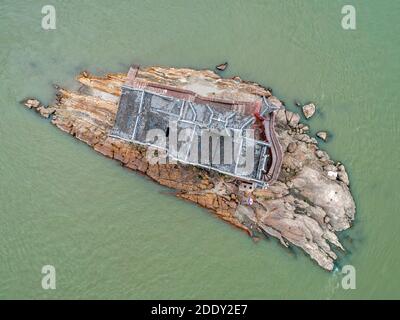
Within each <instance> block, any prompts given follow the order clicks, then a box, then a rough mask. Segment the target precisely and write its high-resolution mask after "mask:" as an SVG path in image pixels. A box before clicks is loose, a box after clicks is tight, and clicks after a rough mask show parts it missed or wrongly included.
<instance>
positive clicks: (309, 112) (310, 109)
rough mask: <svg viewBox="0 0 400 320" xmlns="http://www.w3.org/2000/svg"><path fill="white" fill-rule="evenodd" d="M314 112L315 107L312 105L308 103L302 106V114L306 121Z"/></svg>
mask: <svg viewBox="0 0 400 320" xmlns="http://www.w3.org/2000/svg"><path fill="white" fill-rule="evenodd" d="M315 110H316V107H315V105H314V104H313V103H309V104H306V105H305V106H303V114H304V116H305V117H306V118H307V119H309V118H311V117H312V116H313V115H314V113H315Z"/></svg>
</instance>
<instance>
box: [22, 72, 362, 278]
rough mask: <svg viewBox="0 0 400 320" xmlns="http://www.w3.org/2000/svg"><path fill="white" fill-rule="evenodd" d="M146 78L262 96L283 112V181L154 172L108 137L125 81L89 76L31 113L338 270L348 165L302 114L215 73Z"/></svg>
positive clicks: (242, 96)
mask: <svg viewBox="0 0 400 320" xmlns="http://www.w3.org/2000/svg"><path fill="white" fill-rule="evenodd" d="M138 77H142V78H143V79H145V80H147V81H151V82H156V83H163V84H167V85H172V86H176V87H180V88H183V89H188V90H193V91H196V90H197V91H198V92H199V93H201V94H202V95H209V96H213V97H219V98H230V99H232V98H234V99H237V100H240V101H253V100H254V99H255V97H256V96H260V95H262V96H265V97H266V98H268V99H270V101H271V102H273V103H275V104H276V105H277V106H281V109H280V110H279V111H277V115H276V132H277V136H278V138H279V141H280V143H281V145H282V150H284V157H283V165H282V171H281V174H280V176H279V179H278V181H277V182H276V183H274V184H273V185H271V186H270V187H269V188H268V189H256V190H254V191H253V192H251V193H248V192H246V193H244V192H242V191H240V190H239V188H238V185H237V183H236V181H235V179H234V178H232V177H227V176H222V175H220V174H217V173H214V172H209V171H206V170H203V169H200V168H196V167H193V166H188V165H182V164H179V163H178V164H152V163H149V162H148V160H147V157H146V152H147V150H146V148H145V147H142V146H138V145H134V144H132V143H129V142H125V141H121V140H118V139H114V138H110V137H108V133H109V131H110V129H111V128H112V126H113V124H114V119H115V115H116V112H117V108H118V107H117V103H118V99H119V95H120V87H121V85H122V84H123V83H124V81H125V79H126V75H124V74H109V75H106V76H105V77H96V76H92V75H90V74H88V73H86V72H84V73H82V74H81V75H79V76H78V78H77V80H78V81H79V82H80V83H81V84H82V87H81V88H80V90H78V92H73V91H68V90H65V89H59V90H58V93H57V99H56V101H55V103H54V104H52V105H51V106H49V107H47V108H46V107H44V106H42V105H41V104H40V103H39V101H38V100H35V99H28V100H26V101H25V105H26V106H27V107H29V108H31V109H35V110H36V111H37V112H39V113H40V114H41V115H42V116H44V117H46V118H47V117H51V122H52V123H53V124H54V125H56V126H57V127H58V128H59V129H61V130H63V131H65V132H67V133H69V134H71V135H73V136H74V137H76V138H77V139H79V140H81V141H83V142H85V143H87V144H88V145H90V146H92V147H93V148H94V149H95V150H96V151H97V152H99V153H101V154H103V155H105V156H107V157H109V158H113V159H115V160H118V161H120V162H121V163H122V165H124V166H125V167H127V168H130V169H132V170H136V171H139V172H141V173H143V174H146V175H147V176H149V177H150V178H152V179H153V180H155V181H157V182H158V183H160V184H162V185H164V186H168V187H170V188H173V189H176V190H177V196H178V197H181V198H183V199H186V200H189V201H192V202H195V203H197V204H199V205H200V206H202V207H204V208H207V209H209V210H210V211H211V212H213V213H215V214H216V215H217V216H218V217H220V218H222V219H223V220H225V221H227V222H229V223H231V224H233V225H235V226H237V227H239V228H241V229H242V230H245V231H246V232H247V233H248V234H249V235H251V236H253V237H259V236H262V235H267V236H272V237H274V238H277V239H279V241H280V242H281V243H282V244H283V245H285V246H289V245H294V246H297V247H299V248H301V249H302V250H304V251H305V252H306V253H307V254H308V255H309V256H310V257H311V258H312V259H314V260H315V261H316V262H317V263H318V264H319V265H320V266H321V267H322V268H324V269H326V270H332V269H333V268H334V261H335V259H336V254H335V252H334V251H333V250H332V249H333V248H336V249H339V250H344V249H343V247H342V245H341V244H340V242H339V240H338V237H337V232H338V231H342V230H345V229H347V228H349V227H350V226H351V223H352V221H353V219H354V214H355V203H354V200H353V198H352V196H351V193H350V191H349V187H348V185H349V180H348V176H347V173H346V170H345V168H344V166H343V164H340V163H335V162H334V161H332V160H330V158H329V155H328V154H327V153H326V152H325V151H322V150H319V148H318V142H317V140H316V139H315V138H312V137H310V136H309V135H308V134H307V132H308V130H309V128H308V126H306V125H305V124H302V123H300V116H299V115H298V114H297V113H293V112H290V111H288V110H285V109H284V107H283V106H282V104H281V103H280V101H279V100H278V99H277V98H276V97H274V96H272V95H271V93H270V91H268V90H266V89H264V88H263V87H261V86H259V85H258V84H255V83H252V82H246V81H243V80H241V79H240V78H239V77H234V78H232V79H221V78H220V77H219V76H218V75H216V74H215V73H214V72H212V71H208V70H203V71H196V70H191V69H175V68H162V67H148V68H144V69H142V70H140V71H139V74H138ZM249 197H251V198H252V199H253V201H252V203H251V202H249V201H248V199H249ZM249 203H250V204H249Z"/></svg>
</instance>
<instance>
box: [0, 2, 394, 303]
mask: <svg viewBox="0 0 400 320" xmlns="http://www.w3.org/2000/svg"><path fill="white" fill-rule="evenodd" d="M47 4H52V5H54V6H55V8H56V14H57V20H56V22H57V25H56V26H57V29H56V30H48V31H45V30H43V29H42V28H41V19H42V17H43V14H42V13H41V9H42V7H43V6H44V5H47ZM345 4H352V5H354V6H355V7H356V10H357V11H356V13H357V29H356V30H355V31H345V30H344V29H343V28H342V26H341V19H342V14H341V8H342V6H343V5H345ZM399 16H400V1H398V0H385V1H378V0H368V1H367V0H364V1H356V0H346V1H333V0H332V1H327V0H324V1H321V0H285V1H282V0H268V1H266V0H265V1H262V0H259V1H234V0H232V1H228V0H226V1H222V0H220V1H208V0H207V1H182V0H174V1H161V0H158V1H156V0H152V1H149V0H147V1H128V0H124V1H111V0H96V1H94V0H86V1H83V0H70V1H51V0H46V1H45V0H42V1H39V0H35V1H22V0H0V299H9V298H53V299H57V298H107V299H108V298H112V299H113V298H124V299H125V298H128V299H146V298H147V299H150V298H157V299H158V298H162V299H172V298H182V299H186V298H188V299H194V298H212V299H214V298H234V299H236V298H237V299H243V298H249V299H253V298H255V299H261V298H277V299H280V298H305V299H310V298H317V299H338V298H344V299H350V298H400V274H399V271H400V249H399V242H400V232H399V230H400V210H399V205H400V197H399V188H400V183H399V178H400V176H399V172H400V161H399V158H400V152H399V150H400V148H399V145H398V138H399V133H400V130H399V128H400V126H399V122H400V108H399V104H398V103H399V96H400V94H399V80H400V79H399V75H400V60H399V57H400V41H399V34H400V27H399V26H400V24H399ZM224 61H229V64H230V65H229V68H228V69H227V71H226V74H225V75H226V76H233V75H239V76H241V77H242V78H243V79H247V80H253V81H256V82H259V83H261V84H263V85H265V86H270V87H272V88H273V89H274V94H275V95H277V96H278V97H280V98H281V99H283V100H284V101H285V102H286V104H287V105H288V107H289V109H291V110H296V107H295V106H294V104H293V101H294V100H295V99H298V100H300V101H302V102H308V101H314V102H316V104H317V105H318V113H317V115H316V116H314V118H313V119H311V121H309V124H310V126H311V127H312V132H313V133H315V132H316V131H317V130H321V129H326V130H328V131H329V132H330V133H331V136H332V139H331V140H330V141H329V142H328V143H326V144H323V145H322V146H321V147H322V148H323V149H325V150H327V151H328V152H329V153H330V154H331V156H332V158H333V159H335V160H341V161H342V162H343V163H344V164H345V165H346V167H347V169H348V171H349V174H350V179H351V189H352V192H353V194H354V197H355V200H356V204H357V215H356V221H355V224H354V227H353V228H352V229H351V230H349V231H346V232H344V233H342V234H341V235H340V237H341V240H342V242H343V244H344V246H345V247H346V248H347V252H346V254H345V255H344V254H340V260H339V261H338V271H336V272H333V273H329V272H325V271H324V270H322V269H321V268H319V267H318V266H317V265H316V264H315V263H314V262H312V261H311V259H309V258H308V257H307V256H305V255H304V254H303V253H302V252H301V251H298V250H287V249H284V248H283V247H281V246H280V245H279V244H278V243H277V241H275V240H267V241H260V242H258V243H254V242H253V241H252V240H251V239H250V238H249V237H247V236H246V234H244V233H243V232H240V231H238V229H236V228H234V227H231V226H230V225H228V224H226V223H224V222H222V221H221V220H219V219H217V218H216V217H214V216H212V215H210V214H209V213H207V212H206V211H205V210H203V209H201V208H199V207H196V206H194V205H192V204H190V203H187V202H184V201H181V200H179V199H177V198H175V197H174V196H173V195H172V192H171V191H170V190H169V189H167V188H164V187H161V186H159V185H157V184H155V183H153V182H151V181H150V180H149V179H147V178H145V177H143V176H140V175H138V174H136V173H134V172H131V171H128V170H126V169H123V168H121V167H120V166H119V165H118V163H117V162H115V161H111V160H109V159H106V158H104V157H102V156H100V155H98V154H97V153H96V152H94V151H93V150H91V149H90V148H89V147H87V146H86V145H85V144H83V143H81V142H79V141H77V140H75V139H73V138H72V137H70V136H68V135H66V134H64V133H62V132H61V131H59V130H58V129H56V128H55V127H53V126H51V125H50V124H48V123H47V122H46V121H45V120H43V119H41V118H39V117H38V116H37V115H35V114H34V113H33V112H29V111H27V110H25V109H24V108H23V107H21V106H20V104H19V101H21V100H22V99H24V98H26V97H28V96H34V97H38V98H40V99H41V100H42V101H43V102H45V103H50V102H51V100H52V99H53V97H54V90H53V89H52V84H53V83H57V84H62V85H63V86H65V87H68V88H74V87H75V86H76V85H75V82H74V76H75V75H76V74H77V73H78V72H79V71H81V70H83V69H87V70H89V71H91V72H93V73H96V74H103V73H106V72H113V71H118V72H126V71H127V68H128V66H129V65H130V64H132V63H137V64H141V65H151V64H161V65H167V66H177V67H192V68H213V67H214V66H215V65H216V64H218V63H221V62H224ZM47 264H50V265H54V266H55V268H56V271H57V278H56V279H57V289H56V290H47V291H46V290H43V289H42V287H41V279H42V274H41V268H42V266H43V265H47ZM346 264H351V265H353V266H354V267H355V268H356V272H357V274H356V275H357V277H356V284H357V288H356V289H355V290H344V289H343V288H342V287H341V277H342V276H341V274H340V268H341V267H342V266H343V265H346Z"/></svg>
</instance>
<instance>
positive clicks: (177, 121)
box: [110, 66, 282, 188]
mask: <svg viewBox="0 0 400 320" xmlns="http://www.w3.org/2000/svg"><path fill="white" fill-rule="evenodd" d="M138 71H139V66H133V67H131V69H130V70H129V73H128V79H127V81H126V82H125V84H124V85H123V86H122V89H121V97H120V101H119V106H118V112H117V116H116V120H115V124H114V127H113V129H112V131H111V133H110V136H111V137H113V138H118V139H123V140H126V141H130V142H132V143H136V144H141V145H145V146H148V147H154V148H156V149H160V150H163V151H165V153H167V155H168V157H169V158H170V159H174V160H176V161H178V162H181V163H184V164H189V165H194V166H198V167H202V168H205V169H208V170H214V171H217V172H219V173H222V174H226V175H230V176H233V177H236V178H237V179H238V180H239V181H243V182H244V183H247V184H249V185H251V188H252V187H267V186H268V185H270V184H271V183H273V182H274V181H275V180H276V179H277V178H278V175H279V173H280V169H281V164H282V150H281V146H280V144H279V141H278V140H277V138H276V135H275V131H274V122H275V111H276V110H277V109H278V108H277V107H276V106H275V105H273V104H272V103H271V102H269V101H268V99H266V98H265V97H261V96H260V97H258V98H257V100H256V101H252V102H248V101H246V102H243V101H235V100H231V101H230V100H226V99H220V98H215V97H212V96H210V95H207V96H202V95H199V94H198V93H195V92H194V91H191V90H186V89H182V88H178V87H174V86H169V85H165V84H160V83H156V82H150V81H145V80H143V79H140V78H138V77H137V74H138ZM152 130H153V133H154V132H156V133H157V135H156V136H157V137H158V139H154V134H149V133H150V132H152ZM154 130H156V131H154ZM160 133H163V134H164V139H160Z"/></svg>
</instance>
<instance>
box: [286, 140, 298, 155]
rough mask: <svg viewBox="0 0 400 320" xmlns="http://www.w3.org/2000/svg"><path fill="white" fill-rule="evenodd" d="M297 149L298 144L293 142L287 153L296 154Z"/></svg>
mask: <svg viewBox="0 0 400 320" xmlns="http://www.w3.org/2000/svg"><path fill="white" fill-rule="evenodd" d="M296 149H297V143H296V142H291V143H289V145H288V147H287V151H288V152H289V153H293V152H295V151H296Z"/></svg>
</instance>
